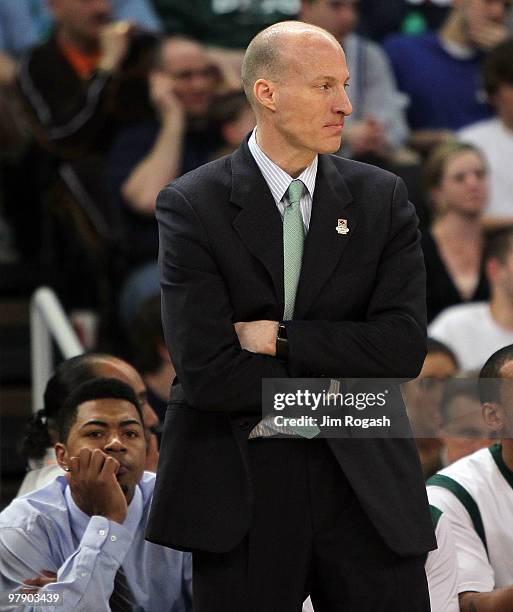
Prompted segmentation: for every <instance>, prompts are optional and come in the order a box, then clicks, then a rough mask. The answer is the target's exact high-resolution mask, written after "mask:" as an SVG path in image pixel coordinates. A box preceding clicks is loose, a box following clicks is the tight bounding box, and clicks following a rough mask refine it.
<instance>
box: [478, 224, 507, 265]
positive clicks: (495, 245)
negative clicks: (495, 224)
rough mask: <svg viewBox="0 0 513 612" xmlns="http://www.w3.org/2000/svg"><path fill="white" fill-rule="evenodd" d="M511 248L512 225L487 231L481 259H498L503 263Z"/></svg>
mask: <svg viewBox="0 0 513 612" xmlns="http://www.w3.org/2000/svg"><path fill="white" fill-rule="evenodd" d="M512 248H513V226H511V227H506V228H502V229H499V230H495V231H492V232H489V233H488V234H487V236H486V241H485V247H484V253H483V260H484V261H488V260H489V259H498V260H499V261H500V262H501V263H505V261H506V258H507V257H508V255H509V254H510V253H511V250H512Z"/></svg>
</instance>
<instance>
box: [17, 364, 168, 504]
mask: <svg viewBox="0 0 513 612" xmlns="http://www.w3.org/2000/svg"><path fill="white" fill-rule="evenodd" d="M101 377H108V378H117V379H119V380H121V381H123V382H124V383H126V384H128V385H130V387H132V389H133V390H134V392H135V394H136V395H137V398H138V400H139V403H140V404H141V408H142V413H143V419H144V426H145V433H146V438H147V442H148V446H147V451H148V452H147V457H146V469H147V470H150V471H153V472H155V471H156V470H157V463H158V447H157V439H156V436H155V433H154V430H155V428H156V427H157V426H158V424H159V420H158V417H157V415H156V414H155V411H154V410H153V407H152V406H151V404H149V403H148V398H147V390H146V387H145V385H144V383H143V381H142V379H141V376H140V375H139V373H138V372H136V370H135V369H134V368H133V367H132V366H131V365H130V364H128V363H127V362H126V361H123V360H122V359H119V358H117V357H114V356H112V355H106V354H102V353H84V354H83V355H78V356H77V357H72V358H71V359H67V360H66V361H63V362H62V363H61V364H60V365H59V366H58V367H57V368H56V370H55V372H54V373H53V375H52V377H51V378H50V380H49V381H48V383H47V385H46V389H45V393H44V402H43V403H44V407H43V408H42V409H40V410H38V411H37V412H36V413H35V414H34V415H32V417H31V418H30V420H29V422H28V424H27V427H26V430H25V435H24V438H23V440H22V444H21V452H22V454H23V455H24V457H25V458H26V459H27V461H28V466H29V468H30V471H29V472H28V473H27V475H26V476H25V479H24V481H23V483H22V484H21V487H20V489H19V491H18V496H19V495H25V493H29V492H30V491H33V490H34V489H38V488H39V487H42V486H44V485H45V484H47V483H48V482H50V480H52V479H53V478H55V476H59V475H62V470H61V469H60V467H59V466H58V465H57V460H56V457H55V450H54V444H55V443H56V442H57V440H58V432H57V426H56V423H57V420H58V417H59V412H60V410H61V409H62V407H63V405H64V404H65V402H66V400H67V398H68V396H69V395H70V394H71V392H72V391H74V390H75V389H76V388H77V387H78V386H79V385H81V384H82V383H83V382H86V381H88V380H92V379H94V378H101Z"/></svg>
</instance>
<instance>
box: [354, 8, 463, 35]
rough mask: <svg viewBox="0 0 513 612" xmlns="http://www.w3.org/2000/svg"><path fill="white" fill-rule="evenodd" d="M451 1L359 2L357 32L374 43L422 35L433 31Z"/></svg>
mask: <svg viewBox="0 0 513 612" xmlns="http://www.w3.org/2000/svg"><path fill="white" fill-rule="evenodd" d="M451 4H452V0H387V1H386V2H383V0H360V7H361V15H362V18H361V21H360V27H359V30H360V31H361V33H362V34H364V35H365V36H370V37H371V38H374V39H375V40H377V41H381V40H383V39H384V38H385V37H386V36H387V35H388V34H395V33H398V32H401V33H403V34H422V33H423V32H426V31H428V30H437V29H438V28H439V27H440V26H441V25H442V22H443V21H444V19H445V17H446V16H447V12H448V10H449V9H450V6H451Z"/></svg>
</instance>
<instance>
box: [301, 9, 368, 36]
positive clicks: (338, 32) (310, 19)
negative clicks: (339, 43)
mask: <svg viewBox="0 0 513 612" xmlns="http://www.w3.org/2000/svg"><path fill="white" fill-rule="evenodd" d="M358 3H359V0H313V2H310V1H309V0H303V2H302V4H301V16H300V19H301V21H306V22H307V23H311V24H313V25H316V26H319V27H320V28H324V29H325V30H327V31H328V32H330V33H331V34H333V36H334V37H335V38H336V39H337V40H343V39H344V38H345V37H346V36H347V35H348V34H350V33H351V32H352V31H353V30H354V28H355V27H356V22H357V21H358Z"/></svg>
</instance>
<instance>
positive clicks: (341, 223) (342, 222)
mask: <svg viewBox="0 0 513 612" xmlns="http://www.w3.org/2000/svg"><path fill="white" fill-rule="evenodd" d="M335 229H336V230H337V232H338V233H339V234H343V235H345V234H349V228H348V227H347V219H339V220H338V225H337V227H336V228H335Z"/></svg>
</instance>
